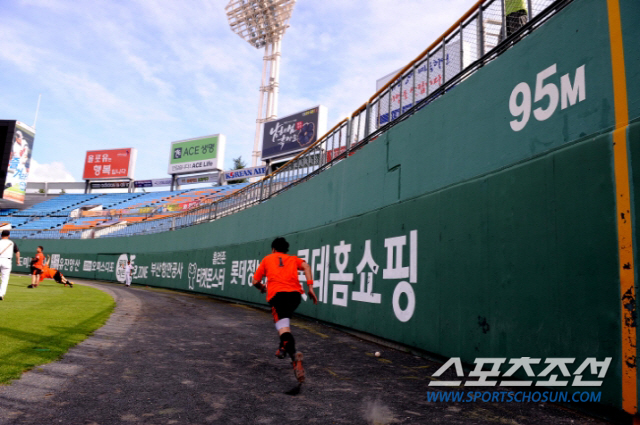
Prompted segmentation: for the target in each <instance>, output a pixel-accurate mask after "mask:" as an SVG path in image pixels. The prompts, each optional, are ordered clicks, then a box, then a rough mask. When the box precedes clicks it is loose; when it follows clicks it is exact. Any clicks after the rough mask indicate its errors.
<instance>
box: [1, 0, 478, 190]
mask: <svg viewBox="0 0 640 425" xmlns="http://www.w3.org/2000/svg"><path fill="white" fill-rule="evenodd" d="M227 3H228V0H218V1H216V0H180V1H178V0H106V1H100V0H91V1H76V0H22V1H20V0H3V1H2V6H3V7H2V14H0V99H1V101H0V119H16V120H19V121H23V122H25V123H27V124H30V125H31V124H33V121H34V117H35V111H36V105H37V102H38V95H39V94H42V103H41V106H40V114H39V116H38V121H37V133H36V138H35V144H34V150H33V161H32V170H31V175H30V178H29V180H30V181H74V180H75V181H80V180H81V178H82V167H83V161H84V157H85V152H86V151H87V150H93V149H109V148H121V147H135V148H137V149H138V161H137V166H136V174H135V177H136V178H137V179H149V178H161V177H167V166H168V161H169V148H170V143H171V142H172V141H176V140H184V139H189V138H194V137H198V136H205V135H210V134H218V133H222V134H224V135H226V138H227V148H226V158H225V168H227V169H228V168H229V167H230V165H231V164H232V161H231V159H232V158H235V157H238V156H240V155H241V156H242V157H243V159H244V160H245V162H247V163H250V162H251V150H252V148H253V137H254V132H255V120H256V117H257V112H258V96H259V92H258V87H259V86H260V77H261V73H262V56H263V51H262V50H256V49H254V48H253V47H251V46H250V45H249V44H248V43H247V42H245V41H244V40H243V39H241V38H240V37H239V36H237V35H236V34H234V33H232V32H231V30H230V28H229V25H228V21H227V17H226V14H225V9H224V8H225V6H226V5H227ZM474 3H475V1H474V0H430V1H427V0H320V1H317V0H316V1H314V0H298V2H297V4H296V6H295V9H294V11H293V17H292V19H291V22H290V25H291V27H290V28H289V29H288V31H287V33H286V34H285V36H284V39H283V42H282V63H281V77H280V98H279V107H278V115H279V116H285V115H288V114H291V113H294V112H297V111H299V110H302V109H306V108H309V107H312V106H315V105H318V104H322V105H325V106H327V107H328V111H329V120H328V127H329V128H331V127H333V125H334V124H336V123H337V122H338V121H339V120H340V119H342V118H344V117H346V116H347V115H349V114H350V113H351V112H353V111H354V110H355V109H357V108H358V107H359V106H360V105H362V104H363V103H364V102H365V101H366V100H367V99H368V98H369V97H370V96H371V95H372V94H373V93H374V92H375V82H376V79H378V78H381V77H383V76H385V75H387V74H389V73H390V72H392V71H394V70H396V69H398V68H400V67H402V66H404V65H405V64H406V63H408V62H409V61H411V60H412V59H413V58H414V57H415V56H417V55H418V54H419V53H420V52H422V51H423V50H424V49H425V48H426V47H428V46H429V44H431V42H433V41H434V40H435V39H436V38H437V37H438V36H440V35H441V34H442V33H443V32H444V31H445V30H446V29H447V28H449V26H451V25H452V24H453V23H454V22H455V21H456V20H457V19H458V18H460V17H461V16H462V15H463V14H464V12H466V11H467V10H468V9H469V8H470V7H471V6H472V5H473V4H474Z"/></svg>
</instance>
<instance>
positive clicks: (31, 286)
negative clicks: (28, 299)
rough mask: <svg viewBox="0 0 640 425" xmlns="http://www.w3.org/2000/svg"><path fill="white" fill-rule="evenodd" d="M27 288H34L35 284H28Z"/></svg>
mask: <svg viewBox="0 0 640 425" xmlns="http://www.w3.org/2000/svg"><path fill="white" fill-rule="evenodd" d="M27 288H29V289H33V288H35V286H33V285H29V286H27Z"/></svg>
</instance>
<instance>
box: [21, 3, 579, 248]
mask: <svg viewBox="0 0 640 425" xmlns="http://www.w3.org/2000/svg"><path fill="white" fill-rule="evenodd" d="M571 1H573V0H555V1H554V0H524V2H525V4H526V9H527V10H526V11H525V12H524V15H525V16H526V21H527V23H526V24H523V25H522V26H521V27H519V28H514V26H513V25H511V21H509V20H508V19H507V17H506V16H505V12H506V10H505V3H504V0H480V1H478V2H477V3H476V4H475V5H474V6H473V7H472V8H471V9H470V10H469V11H468V12H467V13H465V14H464V15H463V16H462V17H461V18H460V19H459V20H458V21H457V22H456V23H455V24H453V25H452V26H451V27H450V28H449V29H448V30H447V31H446V32H445V33H444V34H442V35H441V36H440V37H439V38H438V39H437V40H436V41H435V42H433V43H432V44H431V45H430V46H429V47H428V48H427V49H426V50H425V51H424V52H422V53H421V54H420V55H419V56H418V57H417V58H416V59H414V60H413V61H411V62H410V63H409V64H408V65H407V66H405V67H404V68H403V69H402V70H401V71H399V72H398V73H397V74H396V76H395V77H394V78H393V79H392V80H391V81H389V82H388V83H387V84H385V85H384V86H383V87H382V88H380V90H378V91H377V92H376V93H375V94H374V95H373V96H371V98H370V99H369V100H368V101H367V102H366V103H365V104H363V105H362V106H361V107H360V108H358V109H357V110H356V111H355V112H353V114H351V116H350V117H348V118H346V119H344V120H342V121H340V122H339V123H338V124H336V125H335V126H334V127H333V128H332V129H331V130H329V131H328V132H327V133H326V134H325V135H324V136H322V137H321V138H320V139H319V140H318V141H317V142H315V143H314V144H313V145H311V146H310V147H308V148H307V149H305V150H304V151H302V152H301V153H299V154H298V155H297V156H296V157H295V158H293V159H291V160H290V161H289V162H287V163H286V164H285V165H283V166H282V167H280V168H279V169H277V170H276V171H274V172H272V173H271V174H269V175H267V176H266V177H264V178H263V179H262V180H260V181H258V182H255V183H253V184H251V185H248V186H246V187H244V188H242V189H240V190H238V191H236V192H234V193H233V194H231V195H228V196H226V197H224V198H221V199H219V200H217V201H216V202H213V203H211V204H209V205H205V206H201V207H198V208H194V209H193V210H190V211H187V212H183V213H177V214H175V215H173V216H172V217H170V218H163V219H158V220H150V221H147V222H143V223H133V224H131V225H130V226H127V228H126V229H124V230H119V231H115V232H112V233H108V234H104V235H102V236H101V237H109V236H129V235H139V234H147V233H156V232H159V231H167V230H174V229H178V228H182V227H188V226H193V225H196V224H200V223H204V222H209V221H213V220H216V219H219V218H222V217H225V216H228V215H230V214H234V213H236V212H238V211H241V210H244V209H246V208H249V207H252V206H254V205H257V204H260V203H262V202H266V201H268V200H269V199H270V198H272V197H273V196H276V195H278V194H279V193H282V192H283V191H285V190H287V189H290V188H291V187H293V186H295V185H297V184H299V183H301V182H303V181H306V180H308V179H310V178H312V177H313V176H315V175H317V174H318V173H320V172H322V171H324V170H326V169H327V168H330V167H332V166H334V165H335V164H337V163H339V162H341V161H343V160H345V159H346V158H347V157H349V156H350V155H353V154H354V153H355V152H356V151H357V150H358V149H360V148H361V147H363V146H365V145H366V144H367V143H369V142H371V141H373V140H375V139H376V138H377V137H378V136H379V135H380V134H381V133H383V132H385V131H387V130H388V129H389V128H391V127H392V126H394V125H396V124H397V123H399V122H401V121H403V120H405V119H406V118H408V117H409V116H411V115H413V114H414V113H416V112H417V111H419V110H420V109H422V108H423V107H425V106H426V105H428V104H429V103H430V102H432V101H433V100H434V99H436V98H438V97H439V96H442V95H444V94H445V93H446V92H447V91H449V90H451V89H453V88H454V87H455V85H456V84H459V83H460V82H461V81H463V80H464V79H465V78H467V77H468V76H469V75H471V74H472V73H474V72H475V71H477V70H478V69H479V68H481V67H482V66H484V65H485V64H486V63H488V62H489V61H491V60H493V59H495V58H496V57H497V56H499V55H500V54H501V53H502V52H504V51H505V50H507V49H508V48H510V47H511V46H512V45H513V44H515V43H517V42H518V41H519V40H521V39H522V38H523V37H525V36H526V35H527V34H529V33H530V32H532V31H534V30H535V29H536V28H538V27H539V26H540V25H542V24H543V23H544V22H545V21H546V20H547V19H548V18H549V17H551V16H552V15H554V14H555V13H557V12H558V11H559V10H560V9H562V8H564V7H565V6H566V5H567V4H569V3H571ZM519 19H523V18H519ZM521 22H522V21H521ZM517 26H518V25H516V27H517ZM161 221H164V222H165V223H170V224H168V225H167V224H163V225H162V226H161V225H160V224H161V223H160V222H161ZM154 222H157V226H154V225H153V223H154ZM56 232H58V231H56ZM42 233H45V232H42ZM79 233H80V232H76V234H70V233H69V232H66V234H65V235H64V236H63V237H65V238H74V237H78V238H79V237H81V236H80V235H79ZM32 237H49V236H44V235H43V236H40V234H38V235H33V236H32Z"/></svg>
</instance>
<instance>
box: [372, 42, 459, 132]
mask: <svg viewBox="0 0 640 425" xmlns="http://www.w3.org/2000/svg"><path fill="white" fill-rule="evenodd" d="M463 44H465V45H466V43H463ZM465 48H466V49H470V47H468V46H465ZM470 63H471V61H470V58H469V57H466V56H461V55H460V41H459V40H453V41H450V42H448V43H447V47H446V50H445V51H444V52H443V50H442V48H439V49H437V50H435V51H434V52H433V53H432V54H431V55H430V57H429V58H428V60H426V61H424V62H422V63H421V64H420V65H419V66H417V67H416V69H415V71H413V72H407V73H405V74H404V75H403V76H402V79H399V80H398V81H396V82H394V83H392V84H391V90H390V94H388V93H387V94H385V95H383V96H382V97H381V102H380V103H379V104H378V105H377V108H378V110H377V120H376V121H377V125H378V126H380V125H384V124H386V123H388V122H389V116H391V120H392V121H393V120H395V119H396V118H398V117H399V116H400V115H402V114H403V113H404V112H405V111H407V110H408V109H410V108H411V107H413V105H414V103H417V102H419V101H421V100H423V99H425V98H426V97H427V96H428V95H430V94H431V93H433V92H435V91H436V90H438V89H439V88H440V87H441V86H442V84H443V83H444V81H445V76H446V79H447V81H448V80H449V78H450V77H453V76H454V75H456V74H458V73H459V72H460V71H462V70H463V69H464V68H466V67H467V66H468V65H470ZM400 71H401V70H400V69H399V70H397V71H395V72H392V73H391V74H388V75H386V76H384V77H382V78H380V79H379V80H377V81H376V90H380V89H381V88H382V87H384V85H385V84H387V83H388V82H389V81H391V80H392V79H393V78H394V77H395V76H396V75H397V74H398V72H400ZM389 97H390V98H391V99H390V101H389ZM401 108H402V111H401V110H400V109H401Z"/></svg>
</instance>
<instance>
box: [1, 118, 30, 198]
mask: <svg viewBox="0 0 640 425" xmlns="http://www.w3.org/2000/svg"><path fill="white" fill-rule="evenodd" d="M34 137H35V130H34V129H33V128H31V127H29V126H28V125H26V124H24V123H21V122H20V121H16V125H15V132H14V133H13V141H12V144H11V153H10V156H9V163H8V166H7V174H6V178H5V181H4V189H3V193H2V198H3V199H6V200H9V201H13V202H19V203H23V202H24V197H25V193H26V191H27V177H28V176H29V168H30V166H31V152H32V151H33V139H34Z"/></svg>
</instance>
